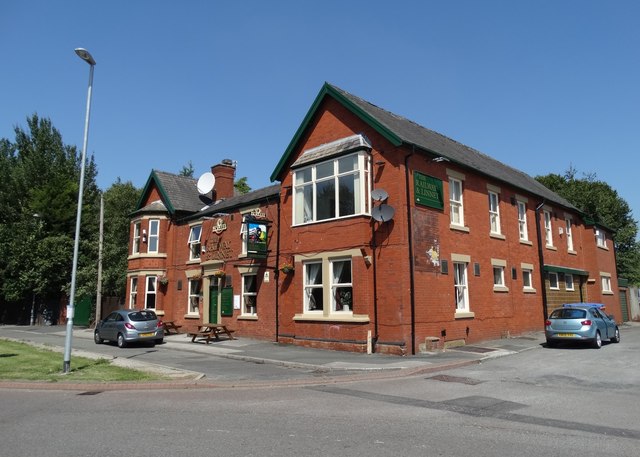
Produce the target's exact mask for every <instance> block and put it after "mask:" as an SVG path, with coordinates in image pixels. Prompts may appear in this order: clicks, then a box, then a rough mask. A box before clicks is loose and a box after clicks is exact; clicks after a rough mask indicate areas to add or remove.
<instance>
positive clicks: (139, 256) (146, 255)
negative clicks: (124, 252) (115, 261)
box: [127, 252, 167, 260]
mask: <svg viewBox="0 0 640 457" xmlns="http://www.w3.org/2000/svg"><path fill="white" fill-rule="evenodd" d="M166 258H167V254H159V253H157V252H152V253H138V254H132V255H130V256H129V257H127V260H134V259H166Z"/></svg>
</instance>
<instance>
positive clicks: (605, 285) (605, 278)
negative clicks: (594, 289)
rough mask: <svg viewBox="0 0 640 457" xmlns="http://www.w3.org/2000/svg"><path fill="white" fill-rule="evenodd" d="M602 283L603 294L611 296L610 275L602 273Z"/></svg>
mask: <svg viewBox="0 0 640 457" xmlns="http://www.w3.org/2000/svg"><path fill="white" fill-rule="evenodd" d="M600 283H601V284H602V293H608V294H611V293H613V291H612V290H611V276H610V275H609V274H603V273H600Z"/></svg>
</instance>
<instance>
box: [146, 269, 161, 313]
mask: <svg viewBox="0 0 640 457" xmlns="http://www.w3.org/2000/svg"><path fill="white" fill-rule="evenodd" d="M157 282H158V277H157V276H147V290H146V293H145V300H144V307H145V308H146V309H156V291H157V287H156V286H157Z"/></svg>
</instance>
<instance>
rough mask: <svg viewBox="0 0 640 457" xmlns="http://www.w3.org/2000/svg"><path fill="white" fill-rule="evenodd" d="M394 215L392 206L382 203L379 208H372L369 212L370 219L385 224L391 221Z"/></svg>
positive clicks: (394, 211)
mask: <svg viewBox="0 0 640 457" xmlns="http://www.w3.org/2000/svg"><path fill="white" fill-rule="evenodd" d="M395 213H396V210H395V209H393V206H389V205H385V204H384V203H383V204H382V205H380V206H374V207H373V209H372V210H371V217H373V218H374V219H375V220H376V221H378V222H387V221H390V220H391V219H393V215H394V214H395Z"/></svg>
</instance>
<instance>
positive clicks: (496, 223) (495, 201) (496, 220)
mask: <svg viewBox="0 0 640 457" xmlns="http://www.w3.org/2000/svg"><path fill="white" fill-rule="evenodd" d="M489 223H490V226H491V233H501V232H500V230H501V229H500V198H499V197H498V194H497V193H495V192H492V191H489Z"/></svg>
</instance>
